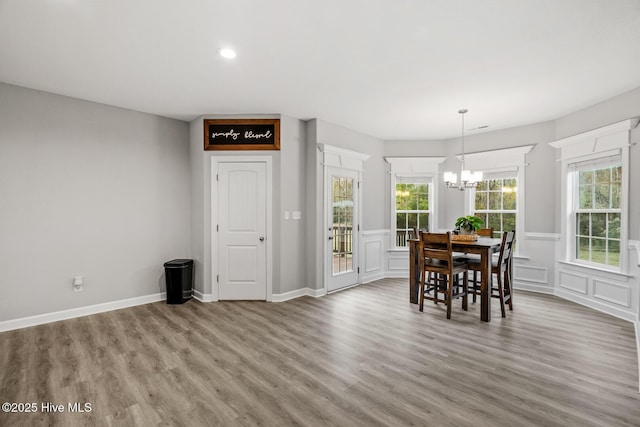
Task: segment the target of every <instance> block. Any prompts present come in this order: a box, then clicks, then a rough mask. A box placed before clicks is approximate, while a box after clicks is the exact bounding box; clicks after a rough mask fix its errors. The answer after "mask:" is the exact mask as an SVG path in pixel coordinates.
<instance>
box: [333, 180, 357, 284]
mask: <svg viewBox="0 0 640 427" xmlns="http://www.w3.org/2000/svg"><path fill="white" fill-rule="evenodd" d="M332 181H333V183H332V184H333V224H332V226H331V228H332V230H331V231H332V234H333V249H332V251H333V252H332V258H333V263H332V264H333V265H332V269H333V270H332V272H333V275H334V276H335V275H336V274H342V273H347V272H350V271H353V194H354V193H353V179H350V178H343V177H337V176H334V177H332Z"/></svg>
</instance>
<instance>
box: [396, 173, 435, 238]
mask: <svg viewBox="0 0 640 427" xmlns="http://www.w3.org/2000/svg"><path fill="white" fill-rule="evenodd" d="M395 187H396V188H395V199H396V209H395V218H396V221H395V222H396V247H406V246H407V240H408V239H409V238H411V237H413V229H414V227H415V228H417V229H418V230H428V229H429V224H430V221H431V219H432V218H431V216H432V215H431V213H432V212H431V202H430V200H431V179H430V178H425V177H399V176H396V186H395Z"/></svg>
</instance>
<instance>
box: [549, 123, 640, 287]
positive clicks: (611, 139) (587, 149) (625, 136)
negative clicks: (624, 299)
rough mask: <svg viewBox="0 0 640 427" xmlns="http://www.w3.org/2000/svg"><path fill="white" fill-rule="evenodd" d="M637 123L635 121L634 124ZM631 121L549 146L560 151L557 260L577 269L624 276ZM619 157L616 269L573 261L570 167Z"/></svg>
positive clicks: (625, 267) (571, 175)
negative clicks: (619, 189) (618, 235)
mask: <svg viewBox="0 0 640 427" xmlns="http://www.w3.org/2000/svg"><path fill="white" fill-rule="evenodd" d="M636 122H637V121H636ZM633 125H634V123H633V120H631V119H630V120H624V121H622V122H618V123H614V124H612V125H609V126H604V127H602V128H598V129H595V130H592V131H588V132H584V133H581V134H578V135H574V136H570V137H568V138H564V139H560V140H557V141H554V142H551V143H549V145H551V146H552V147H554V148H556V149H558V150H559V151H560V156H559V159H558V161H560V162H561V172H560V181H561V195H560V200H561V212H562V215H561V237H560V242H561V253H560V260H561V261H562V262H565V263H568V264H574V265H579V266H582V267H586V268H593V269H597V270H603V271H611V272H614V273H623V274H627V273H628V269H629V264H628V259H627V258H628V256H627V252H628V251H627V246H628V233H629V231H628V230H629V229H628V221H629V218H628V216H629V215H628V213H629V137H630V130H631V129H632V128H633V127H634V126H633ZM616 155H619V156H620V158H621V160H622V194H621V201H620V266H619V267H616V266H610V265H606V264H600V263H588V262H584V261H582V260H580V261H577V260H576V259H575V249H576V248H575V240H576V232H575V226H576V224H575V216H574V213H575V211H574V209H573V203H574V191H575V185H574V182H573V179H572V177H573V172H572V171H571V170H570V165H572V164H574V163H578V162H583V161H590V160H594V161H595V160H598V159H603V158H606V157H611V156H616Z"/></svg>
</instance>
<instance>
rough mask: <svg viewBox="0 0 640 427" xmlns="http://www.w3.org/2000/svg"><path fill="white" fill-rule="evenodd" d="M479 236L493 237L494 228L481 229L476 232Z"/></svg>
mask: <svg viewBox="0 0 640 427" xmlns="http://www.w3.org/2000/svg"><path fill="white" fill-rule="evenodd" d="M476 234H477V235H478V236H482V237H493V228H480V229H478V230H477V231H476Z"/></svg>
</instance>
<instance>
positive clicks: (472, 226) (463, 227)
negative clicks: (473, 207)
mask: <svg viewBox="0 0 640 427" xmlns="http://www.w3.org/2000/svg"><path fill="white" fill-rule="evenodd" d="M483 224H484V222H483V221H482V220H481V219H480V218H478V217H477V216H473V215H467V216H461V217H460V218H458V219H457V220H456V230H459V232H460V234H462V235H465V234H474V232H475V231H476V230H478V229H480V228H481V227H482V225H483Z"/></svg>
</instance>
